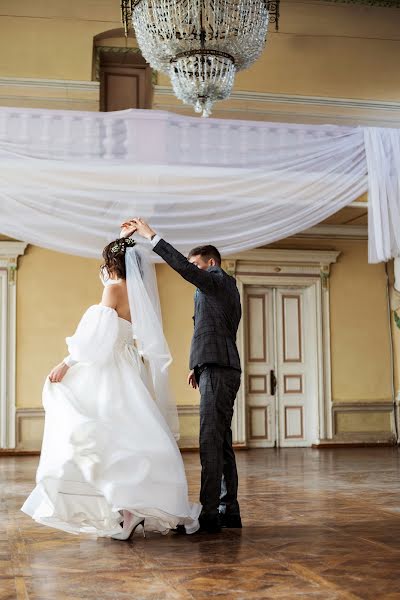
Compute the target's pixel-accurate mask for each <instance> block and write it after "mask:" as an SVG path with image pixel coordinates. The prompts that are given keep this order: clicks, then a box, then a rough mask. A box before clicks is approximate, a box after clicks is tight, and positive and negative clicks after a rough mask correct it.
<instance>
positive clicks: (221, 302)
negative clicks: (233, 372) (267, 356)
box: [190, 266, 242, 369]
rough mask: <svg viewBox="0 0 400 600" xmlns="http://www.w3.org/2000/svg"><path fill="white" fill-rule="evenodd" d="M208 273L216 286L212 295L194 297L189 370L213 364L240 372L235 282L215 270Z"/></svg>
mask: <svg viewBox="0 0 400 600" xmlns="http://www.w3.org/2000/svg"><path fill="white" fill-rule="evenodd" d="M207 272H208V273H209V275H210V276H211V277H212V278H213V279H214V281H215V285H214V288H213V291H212V292H204V291H201V290H197V291H196V294H195V315H194V333H193V339H192V345H191V351H190V368H194V367H195V366H197V365H201V364H204V363H213V364H218V365H221V366H226V367H232V368H235V369H240V358H239V353H238V351H237V347H236V334H237V330H238V327H239V323H240V319H241V316H242V309H241V304H240V296H239V291H238V289H237V286H236V281H235V279H234V278H233V277H231V276H230V275H228V274H227V273H225V271H223V270H222V269H221V268H220V267H217V266H215V267H211V268H209V269H208V271H207Z"/></svg>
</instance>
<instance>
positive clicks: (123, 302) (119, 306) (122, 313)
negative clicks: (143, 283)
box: [112, 279, 131, 321]
mask: <svg viewBox="0 0 400 600" xmlns="http://www.w3.org/2000/svg"><path fill="white" fill-rule="evenodd" d="M112 288H113V290H114V292H115V294H114V301H115V306H113V308H115V310H116V311H117V314H118V316H119V317H121V319H125V320H126V321H130V320H131V312H130V310H129V300H128V290H127V288H126V280H125V279H120V280H118V281H116V282H115V283H113V284H112Z"/></svg>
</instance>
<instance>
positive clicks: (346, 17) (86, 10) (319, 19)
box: [0, 0, 400, 101]
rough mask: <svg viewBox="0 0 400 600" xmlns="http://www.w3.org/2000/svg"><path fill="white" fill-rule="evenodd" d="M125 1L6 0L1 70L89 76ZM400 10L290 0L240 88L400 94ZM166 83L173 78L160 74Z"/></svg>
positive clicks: (0, 14)
mask: <svg viewBox="0 0 400 600" xmlns="http://www.w3.org/2000/svg"><path fill="white" fill-rule="evenodd" d="M119 4H120V3H119V1H118V0H112V1H107V0H99V1H98V2H96V3H93V2H91V1H89V0H80V1H79V2H78V1H77V0H74V1H72V2H64V1H62V0H42V1H41V2H31V1H29V0H23V1H19V2H15V1H14V0H2V2H1V4H0V30H1V36H0V72H1V74H2V76H3V77H6V76H9V77H29V78H44V79H71V80H80V81H89V80H90V79H91V74H92V49H93V37H94V36H95V35H96V34H98V33H101V32H103V31H106V30H110V29H114V28H118V27H120V26H121V22H120V11H119ZM399 13H400V11H399V10H398V9H384V8H376V7H375V8H371V7H368V8H367V7H362V6H351V5H348V4H347V5H346V4H337V3H326V2H322V1H319V0H318V1H316V0H309V1H304V0H285V2H282V6H281V20H280V31H279V32H278V33H275V32H274V31H273V30H271V33H270V35H269V40H268V43H267V47H266V50H265V51H264V53H263V55H262V56H261V58H260V60H259V61H257V63H256V64H255V65H254V66H253V67H251V68H250V69H248V70H246V71H243V72H241V73H239V74H238V77H237V80H236V84H235V89H237V90H251V91H253V92H274V93H278V92H279V93H286V94H300V95H301V94H304V95H316V96H334V97H345V98H364V99H371V98H374V99H381V100H383V99H386V100H396V101H397V100H398V98H399V94H400V81H399V78H398V56H399V54H400V33H399V28H398V22H399ZM49 49H51V50H49ZM371 73H373V77H371ZM355 75H356V76H355ZM159 83H160V84H162V85H166V84H169V80H168V78H167V77H165V76H160V80H159Z"/></svg>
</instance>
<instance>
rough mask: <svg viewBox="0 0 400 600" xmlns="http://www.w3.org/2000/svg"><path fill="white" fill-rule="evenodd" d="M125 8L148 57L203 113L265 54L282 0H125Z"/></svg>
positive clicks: (125, 15)
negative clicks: (269, 28)
mask: <svg viewBox="0 0 400 600" xmlns="http://www.w3.org/2000/svg"><path fill="white" fill-rule="evenodd" d="M121 11H122V21H123V24H124V27H125V34H126V35H128V32H129V30H130V29H131V28H132V26H133V27H134V29H135V33H136V38H137V41H138V44H139V48H140V50H141V51H142V54H143V56H144V58H145V59H146V61H147V62H148V63H149V64H150V65H151V67H152V68H153V69H155V70H157V71H162V72H163V73H166V74H167V75H169V77H170V79H171V83H172V87H173V89H174V92H175V95H176V96H177V98H179V99H180V100H182V101H183V102H184V103H185V104H191V105H192V106H194V109H195V111H196V112H198V113H202V114H203V117H208V116H209V115H210V114H211V108H212V106H213V104H214V102H215V101H216V100H224V99H225V98H228V97H229V96H230V94H231V92H232V87H233V83H234V80H235V73H236V71H240V70H242V69H246V68H247V67H249V66H250V65H251V64H252V63H254V62H255V61H256V60H257V58H258V57H259V56H260V54H261V53H262V51H263V49H264V45H265V41H266V36H267V29H268V22H270V23H275V28H276V29H278V22H279V0H277V1H276V2H271V1H269V0H122V1H121Z"/></svg>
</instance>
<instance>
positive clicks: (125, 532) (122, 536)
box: [111, 517, 146, 540]
mask: <svg viewBox="0 0 400 600" xmlns="http://www.w3.org/2000/svg"><path fill="white" fill-rule="evenodd" d="M140 525H141V526H142V530H143V537H144V538H145V537H146V532H145V529H144V519H143V517H136V519H133V521H132V523H131V524H130V526H129V527H127V528H126V529H125V528H123V529H122V531H121V533H116V534H115V535H112V536H111V538H112V539H113V540H129V538H130V537H131V535H132V534H133V533H134V532H135V531H136V529H137V528H138V527H139V526H140Z"/></svg>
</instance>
